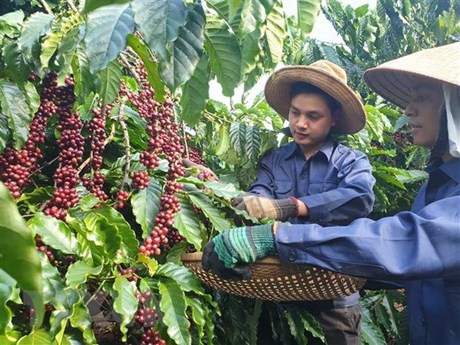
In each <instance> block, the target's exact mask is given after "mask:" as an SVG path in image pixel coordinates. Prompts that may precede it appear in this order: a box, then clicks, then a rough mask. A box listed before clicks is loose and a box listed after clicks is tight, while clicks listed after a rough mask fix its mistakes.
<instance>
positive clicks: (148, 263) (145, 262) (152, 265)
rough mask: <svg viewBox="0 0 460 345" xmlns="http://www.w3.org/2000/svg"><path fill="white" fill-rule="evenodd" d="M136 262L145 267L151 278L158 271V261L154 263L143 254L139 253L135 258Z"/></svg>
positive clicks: (152, 259) (153, 260)
mask: <svg viewBox="0 0 460 345" xmlns="http://www.w3.org/2000/svg"><path fill="white" fill-rule="evenodd" d="M137 262H139V263H141V264H143V265H144V266H145V267H147V270H148V271H149V275H150V276H153V275H154V274H155V273H156V271H157V269H158V261H156V260H155V259H154V258H151V257H149V256H147V255H145V254H144V253H140V254H139V255H138V256H137Z"/></svg>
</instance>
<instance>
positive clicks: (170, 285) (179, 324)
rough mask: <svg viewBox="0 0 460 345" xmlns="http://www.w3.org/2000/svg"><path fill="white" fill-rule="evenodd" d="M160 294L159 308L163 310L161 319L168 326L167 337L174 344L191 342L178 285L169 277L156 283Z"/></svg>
mask: <svg viewBox="0 0 460 345" xmlns="http://www.w3.org/2000/svg"><path fill="white" fill-rule="evenodd" d="M158 287H159V292H160V295H161V300H160V309H161V311H162V312H163V319H162V321H163V322H164V324H165V325H166V326H168V330H167V332H168V335H169V337H170V338H171V339H172V340H174V341H175V342H176V344H183V345H188V344H191V342H192V339H191V336H190V330H189V328H190V322H189V321H188V319H187V315H186V313H185V311H186V305H185V295H184V291H183V290H181V288H180V287H179V285H177V283H175V282H174V281H171V280H169V279H164V280H161V281H160V282H159V283H158Z"/></svg>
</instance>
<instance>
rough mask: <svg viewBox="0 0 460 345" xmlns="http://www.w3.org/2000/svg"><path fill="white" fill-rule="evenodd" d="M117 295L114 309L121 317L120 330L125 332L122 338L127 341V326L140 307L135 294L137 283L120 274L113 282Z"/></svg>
mask: <svg viewBox="0 0 460 345" xmlns="http://www.w3.org/2000/svg"><path fill="white" fill-rule="evenodd" d="M113 288H114V290H115V291H116V292H117V296H116V297H115V300H114V302H113V310H115V311H116V312H117V313H118V314H119V315H120V317H121V323H120V331H121V332H122V334H123V337H122V340H123V341H126V339H127V335H128V328H127V327H126V326H127V325H128V324H129V323H130V322H131V320H132V319H133V318H134V315H135V314H136V311H137V307H138V304H139V302H138V300H137V297H136V295H135V292H136V290H137V289H136V284H135V283H134V282H130V281H128V280H127V279H126V277H123V276H118V277H116V278H115V283H114V284H113Z"/></svg>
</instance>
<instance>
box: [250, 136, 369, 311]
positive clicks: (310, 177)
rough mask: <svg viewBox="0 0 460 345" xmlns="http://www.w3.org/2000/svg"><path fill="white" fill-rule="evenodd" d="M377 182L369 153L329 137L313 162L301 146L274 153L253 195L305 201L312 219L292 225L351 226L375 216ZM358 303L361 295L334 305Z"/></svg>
mask: <svg viewBox="0 0 460 345" xmlns="http://www.w3.org/2000/svg"><path fill="white" fill-rule="evenodd" d="M374 183H375V179H374V177H373V176H372V167H371V165H370V164H369V160H368V159H367V156H366V155H364V154H363V153H362V152H359V151H356V150H352V149H350V148H348V147H346V146H344V145H341V144H339V143H337V142H335V141H334V140H332V139H329V140H328V141H327V142H326V143H325V144H324V145H323V147H322V148H321V149H320V150H319V151H318V152H317V153H316V154H314V155H313V156H312V157H310V159H308V160H307V159H306V158H305V156H304V154H303V153H302V151H301V150H300V148H299V146H298V145H297V144H296V143H295V142H291V143H289V144H286V145H283V146H281V147H279V148H278V149H276V150H273V151H271V152H269V153H268V154H266V155H265V156H264V157H263V158H262V160H261V161H260V165H259V170H258V172H257V178H256V180H255V181H254V183H253V184H252V185H251V186H250V188H249V190H248V191H249V192H250V193H255V194H261V195H266V196H269V197H272V198H275V199H284V198H289V197H292V196H293V197H296V198H298V199H299V200H301V201H302V202H303V203H305V204H306V205H307V206H308V209H309V216H308V218H305V217H298V218H292V219H290V220H289V221H290V222H291V223H307V224H308V223H318V224H321V225H324V226H329V225H345V224H349V223H350V222H351V221H353V220H354V219H356V218H360V217H365V216H367V215H368V214H369V213H370V212H371V210H372V206H373V203H374V193H373V191H372V188H373V186H374ZM358 300H359V296H358V294H357V293H356V294H353V295H352V296H349V297H346V298H340V299H336V300H334V302H333V304H334V306H335V307H345V306H351V305H354V304H356V303H358Z"/></svg>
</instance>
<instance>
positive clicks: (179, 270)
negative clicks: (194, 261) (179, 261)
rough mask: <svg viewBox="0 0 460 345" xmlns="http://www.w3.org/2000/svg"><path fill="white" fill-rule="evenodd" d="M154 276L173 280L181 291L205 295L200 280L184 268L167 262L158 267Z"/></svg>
mask: <svg viewBox="0 0 460 345" xmlns="http://www.w3.org/2000/svg"><path fill="white" fill-rule="evenodd" d="M156 275H157V276H160V277H165V278H169V279H172V280H174V281H175V282H176V283H177V284H179V286H180V288H181V289H182V290H183V291H187V292H189V291H193V292H194V293H196V294H199V295H203V294H205V292H204V289H203V285H202V284H201V282H200V280H199V279H198V278H197V277H196V276H195V274H194V273H193V272H192V271H191V270H189V269H188V268H185V267H184V266H179V265H176V264H174V263H172V262H167V263H165V264H163V265H161V266H160V267H158V270H157V273H156Z"/></svg>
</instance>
